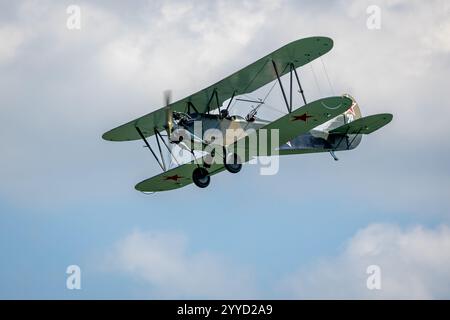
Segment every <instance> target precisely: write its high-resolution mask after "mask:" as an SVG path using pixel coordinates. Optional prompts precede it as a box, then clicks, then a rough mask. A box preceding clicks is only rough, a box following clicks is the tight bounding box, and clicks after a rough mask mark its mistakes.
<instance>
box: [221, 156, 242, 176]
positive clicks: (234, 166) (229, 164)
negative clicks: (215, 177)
mask: <svg viewBox="0 0 450 320" xmlns="http://www.w3.org/2000/svg"><path fill="white" fill-rule="evenodd" d="M224 166H225V169H227V170H228V171H229V172H231V173H238V172H239V171H241V169H242V161H241V158H239V156H238V155H237V154H236V153H230V154H228V155H227V156H226V158H225V161H224Z"/></svg>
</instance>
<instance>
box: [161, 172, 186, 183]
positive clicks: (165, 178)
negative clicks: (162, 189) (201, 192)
mask: <svg viewBox="0 0 450 320" xmlns="http://www.w3.org/2000/svg"><path fill="white" fill-rule="evenodd" d="M181 178H183V177H180V176H179V175H178V174H175V175H173V176H167V177H164V180H166V181H167V180H172V181H175V182H178V179H181Z"/></svg>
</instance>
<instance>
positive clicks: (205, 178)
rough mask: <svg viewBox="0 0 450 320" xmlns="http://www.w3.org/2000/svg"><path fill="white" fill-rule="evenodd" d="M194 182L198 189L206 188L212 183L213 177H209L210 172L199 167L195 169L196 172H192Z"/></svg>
mask: <svg viewBox="0 0 450 320" xmlns="http://www.w3.org/2000/svg"><path fill="white" fill-rule="evenodd" d="M192 180H193V181H194V183H195V185H196V186H197V187H199V188H206V187H207V186H208V185H209V182H210V181H211V177H210V176H209V173H208V170H206V169H205V168H202V167H199V168H195V170H194V172H192Z"/></svg>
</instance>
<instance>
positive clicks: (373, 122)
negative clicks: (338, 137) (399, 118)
mask: <svg viewBox="0 0 450 320" xmlns="http://www.w3.org/2000/svg"><path fill="white" fill-rule="evenodd" d="M391 120H392V114H390V113H380V114H374V115H371V116H367V117H363V118H359V119H357V120H355V121H352V122H350V123H347V124H345V125H343V126H340V127H339V128H336V129H333V130H331V131H330V133H338V134H369V133H372V132H374V131H376V130H378V129H380V128H382V127H384V126H385V125H387V124H388V123H389V122H391Z"/></svg>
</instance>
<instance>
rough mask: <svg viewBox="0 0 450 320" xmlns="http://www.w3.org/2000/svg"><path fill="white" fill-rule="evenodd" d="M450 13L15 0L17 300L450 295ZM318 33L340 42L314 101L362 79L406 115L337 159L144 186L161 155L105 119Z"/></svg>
mask: <svg viewBox="0 0 450 320" xmlns="http://www.w3.org/2000/svg"><path fill="white" fill-rule="evenodd" d="M70 5H77V6H78V7H79V8H80V10H81V16H80V17H81V24H80V27H81V29H79V30H78V29H75V30H71V29H68V28H67V19H68V18H69V16H70V14H68V13H67V8H68V7H69V6H70ZM371 5H376V6H377V7H378V8H379V9H380V14H381V25H380V28H379V29H369V28H368V27H367V20H368V18H369V17H370V14H368V13H367V9H368V7H369V6H371ZM369 11H370V10H369ZM449 14H450V3H449V2H448V1H445V0H442V1H439V0H435V1H420V0H417V1H406V0H391V1H388V0H385V1H381V0H371V1H361V0H358V1H357V0H354V1H352V0H346V1H344V0H343V1H326V2H325V1H322V2H320V3H318V2H317V1H285V0H272V1H192V2H191V1H173V2H172V1H143V0H142V1H138V0H136V1H132V2H129V3H128V2H127V3H125V2H123V1H100V0H99V1H75V0H72V1H58V2H56V1H45V0H42V1H39V0H36V1H2V2H1V3H0V39H1V41H0V97H1V101H0V119H1V126H0V137H1V139H0V150H1V151H0V152H1V156H0V178H1V179H0V252H1V259H0V298H44V299H46V298H63V299H78V298H97V299H98V298H144V299H152V298H288V299H295V298H427V299H429V298H450V289H449V288H450V182H449V180H450V169H449V163H450V143H449V142H448V137H450V126H449V125H448V121H449V120H448V119H449V118H450V103H449V102H448V85H447V83H448V75H449V74H450V59H449V54H450V19H449V18H450V17H449ZM315 35H322V36H329V37H331V38H333V39H334V43H335V46H334V48H333V50H332V51H331V52H330V53H328V54H327V55H326V56H324V57H323V59H322V60H321V61H320V60H319V61H315V62H314V63H312V64H311V65H308V66H305V67H303V68H301V69H300V70H299V71H300V74H301V75H302V77H303V78H304V87H305V90H306V97H307V99H308V100H309V101H312V100H314V99H318V98H320V97H324V96H327V95H333V94H341V93H350V94H352V95H353V96H354V97H355V98H356V99H357V101H358V102H359V104H360V106H361V109H362V112H363V114H364V115H368V114H374V113H379V112H390V113H392V114H394V120H393V121H392V123H391V124H389V125H388V126H387V127H385V128H383V130H380V131H379V132H376V133H374V134H372V135H370V136H368V137H365V138H364V139H363V141H362V143H361V145H360V146H359V147H358V148H357V149H356V150H353V151H351V152H342V153H338V156H339V158H340V160H339V161H337V162H335V161H333V160H332V158H331V157H330V156H329V155H328V154H318V155H306V156H294V157H285V158H283V159H281V163H280V171H279V173H278V174H277V175H274V176H261V175H260V174H259V170H258V168H257V167H255V166H251V165H247V166H244V168H243V170H242V171H241V172H240V173H239V174H238V175H234V176H232V175H230V174H226V173H223V174H221V175H217V176H214V177H213V179H212V182H211V186H210V187H209V188H207V189H204V190H200V189H198V188H196V187H194V186H188V187H186V188H184V189H180V190H178V191H174V192H169V193H160V194H156V195H152V196H147V195H143V194H140V193H138V192H136V191H135V190H134V189H133V187H134V185H135V184H136V183H137V182H139V181H141V180H143V179H145V178H148V177H150V176H152V175H155V174H157V173H159V171H158V168H157V166H156V164H155V163H154V161H152V158H151V155H150V154H149V153H148V152H147V151H146V150H145V149H144V148H142V143H141V142H130V143H111V142H106V141H103V140H102V139H101V134H102V133H103V132H105V131H107V130H109V129H111V128H112V127H115V126H116V125H119V124H122V123H124V122H126V121H129V120H131V119H133V118H134V117H137V116H140V115H143V114H145V113H148V112H150V111H152V110H156V109H158V108H159V107H161V105H162V92H163V91H164V90H166V89H169V88H170V89H172V91H173V97H174V99H179V98H183V97H185V96H187V95H188V94H190V93H193V92H196V91H198V90H200V89H202V88H203V87H205V86H207V85H209V84H211V83H212V82H215V81H218V80H220V79H221V78H222V77H225V76H227V75H229V74H231V73H232V72H234V71H236V70H238V69H239V68H242V67H244V66H246V65H247V64H249V63H251V62H253V61H254V60H256V59H258V58H260V57H262V56H264V55H266V54H267V53H269V52H271V51H273V50H275V49H277V48H279V47H281V46H282V45H285V44H287V43H289V42H291V41H294V40H296V39H299V38H303V37H308V36H315ZM324 66H325V68H324ZM327 75H328V76H329V78H330V81H331V86H330V85H329V84H328V81H327V80H326V76H327ZM314 76H315V77H316V78H317V79H318V81H317V82H318V84H316V82H315V81H314ZM277 99H278V100H277ZM296 99H298V100H297V101H298V103H299V105H300V101H301V100H300V99H299V97H296ZM271 104H272V105H275V106H278V107H279V109H280V110H281V111H283V104H282V99H281V97H280V96H279V95H278V97H275V98H273V100H271ZM234 111H235V112H239V107H236V108H235V110H234ZM267 116H270V114H269V113H268V114H267ZM275 116H276V113H274V114H272V117H275ZM69 265H78V266H79V267H80V269H81V290H68V289H67V288H66V279H67V276H68V275H67V274H66V268H67V267H68V266H69ZM373 265H375V266H378V267H379V270H380V274H381V278H380V279H381V288H380V290H376V289H375V290H369V289H368V288H367V285H366V284H367V279H368V277H369V276H370V275H369V274H367V268H368V267H369V266H373Z"/></svg>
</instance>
